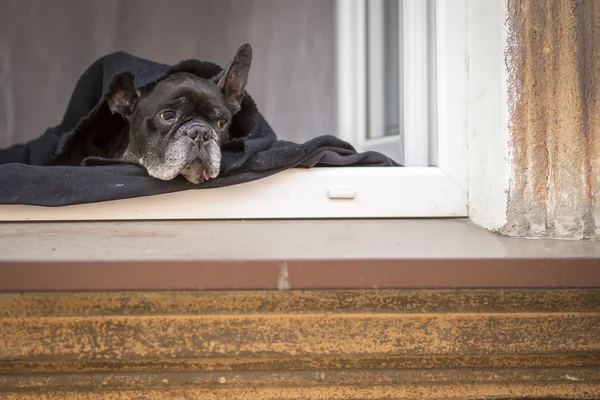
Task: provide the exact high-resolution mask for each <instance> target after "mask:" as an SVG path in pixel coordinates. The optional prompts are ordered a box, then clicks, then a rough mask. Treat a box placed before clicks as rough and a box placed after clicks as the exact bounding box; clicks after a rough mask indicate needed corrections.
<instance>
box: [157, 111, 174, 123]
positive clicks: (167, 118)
mask: <svg viewBox="0 0 600 400" xmlns="http://www.w3.org/2000/svg"><path fill="white" fill-rule="evenodd" d="M173 118H175V113H174V112H173V111H163V112H161V113H160V119H162V120H163V121H170V120H172V119H173Z"/></svg>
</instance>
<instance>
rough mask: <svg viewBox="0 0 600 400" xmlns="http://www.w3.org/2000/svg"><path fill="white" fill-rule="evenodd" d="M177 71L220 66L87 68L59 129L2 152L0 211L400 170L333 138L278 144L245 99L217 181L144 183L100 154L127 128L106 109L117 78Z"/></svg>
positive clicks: (99, 64)
mask: <svg viewBox="0 0 600 400" xmlns="http://www.w3.org/2000/svg"><path fill="white" fill-rule="evenodd" d="M179 71H187V72H190V73H193V74H196V75H198V76H200V77H202V78H210V77H212V76H214V75H215V74H217V73H218V72H220V71H221V67H219V66H218V65H215V64H213V63H210V62H204V61H198V60H185V61H182V62H181V63H179V64H177V65H174V66H168V65H164V64H159V63H156V62H153V61H149V60H145V59H141V58H138V57H135V56H132V55H130V54H127V53H124V52H118V53H113V54H110V55H107V56H105V57H103V58H101V59H99V60H98V61H96V62H95V63H93V64H92V65H91V66H90V67H89V68H88V69H87V70H86V71H85V72H84V73H83V75H82V76H81V77H80V78H79V80H78V81H77V84H76V86H75V90H74V91H73V94H72V96H71V99H70V101H69V104H68V106H67V110H66V112H65V115H64V117H63V120H62V122H61V123H60V124H59V125H57V126H55V127H52V128H49V129H47V130H46V131H45V132H44V133H43V134H42V135H41V136H40V137H39V138H37V139H35V140H32V141H30V142H28V143H24V144H18V145H14V146H11V147H9V148H6V149H3V150H0V204H29V205H40V206H62V205H71V204H81V203H92V202H99V201H106V200H117V199H124V198H131V197H139V196H149V195H155V194H161V193H168V192H176V191H181V190H188V189H203V188H215V187H222V186H229V185H234V184H237V183H243V182H249V181H253V180H257V179H260V178H264V177H267V176H269V175H273V174H275V173H277V172H280V171H283V170H286V169H289V168H311V167H324V166H329V167H334V166H337V167H341V166H345V167H351V166H373V167H381V166H398V164H397V163H396V162H394V161H393V160H391V159H389V158H388V157H386V156H384V155H382V154H380V153H376V152H364V153H357V152H356V151H355V149H354V148H353V147H352V146H351V145H349V144H348V143H346V142H344V141H341V140H339V139H337V138H335V137H333V136H320V137H317V138H315V139H313V140H310V141H308V142H306V143H302V144H299V143H292V142H288V141H283V140H277V137H276V135H275V133H274V132H273V130H272V129H271V127H270V126H269V124H268V123H267V121H265V119H264V118H263V116H262V115H261V114H260V112H259V111H258V109H257V107H256V104H255V103H254V101H253V100H252V98H251V97H250V95H248V94H246V96H245V97H244V100H243V102H242V109H241V111H240V112H239V113H238V114H236V116H235V117H234V119H233V121H232V126H231V128H230V131H231V137H232V140H231V142H229V143H227V144H226V145H225V146H224V148H223V158H222V168H221V174H220V176H219V177H218V178H216V179H212V180H209V181H207V182H204V183H202V184H200V185H193V184H191V183H189V182H187V181H186V180H185V179H184V178H182V177H178V178H176V179H174V180H172V181H161V180H158V179H155V178H152V177H150V176H148V174H147V173H146V170H145V169H144V168H143V167H140V166H137V165H132V164H124V163H121V162H118V161H116V160H110V159H107V158H106V154H105V151H104V149H105V148H106V146H107V143H108V141H109V138H110V137H111V136H112V135H116V134H118V133H119V132H120V130H121V128H122V126H123V124H124V123H125V121H124V120H123V119H122V118H121V117H120V116H118V115H113V114H111V112H110V110H109V109H108V106H107V104H106V99H107V98H108V95H109V93H110V91H111V89H112V86H113V84H114V83H115V82H116V80H117V78H118V77H119V76H121V75H123V74H125V73H130V74H132V75H133V77H134V79H135V80H134V82H135V87H136V89H139V88H142V87H145V86H148V85H151V84H154V83H156V82H157V81H159V80H161V79H162V78H164V77H165V76H167V75H169V74H171V73H174V72H179ZM282 101H284V100H283V99H282Z"/></svg>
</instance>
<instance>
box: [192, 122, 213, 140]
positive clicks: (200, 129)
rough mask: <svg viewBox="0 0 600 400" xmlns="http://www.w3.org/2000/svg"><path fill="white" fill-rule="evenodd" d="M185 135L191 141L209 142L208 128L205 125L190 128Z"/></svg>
mask: <svg viewBox="0 0 600 400" xmlns="http://www.w3.org/2000/svg"><path fill="white" fill-rule="evenodd" d="M186 133H187V135H188V136H189V137H190V138H191V139H193V140H204V141H206V140H209V139H210V136H211V134H210V133H211V132H210V127H209V126H208V125H205V124H198V125H193V126H190V127H189V128H188V129H187V132H186Z"/></svg>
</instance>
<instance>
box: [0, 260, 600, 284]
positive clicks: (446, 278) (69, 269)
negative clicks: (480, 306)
mask: <svg viewBox="0 0 600 400" xmlns="http://www.w3.org/2000/svg"><path fill="white" fill-rule="evenodd" d="M599 266H600V258H597V257H594V258H589V257H588V258H584V257H581V258H532V259H517V258H495V259H488V258H483V259H479V258H478V259H447V258H439V259H438V258H433V259H402V258H398V259H352V260H339V259H331V260H323V259H321V260H265V261H243V260H240V261H139V262H136V261H94V262H92V261H90V262H84V261H83V262H77V261H70V262H67V261H65V262H61V261H49V262H43V261H41V262H10V261H0V292H7V291H10V292H20V291H27V292H30V291H64V290H68V291H89V290H94V291H99V290H198V289H202V290H211V289H214V290H244V289H251V290H260V289H303V290H306V289H453V288H469V289H475V288H598V287H600V268H599Z"/></svg>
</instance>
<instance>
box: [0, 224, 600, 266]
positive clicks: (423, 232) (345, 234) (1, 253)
mask: <svg viewBox="0 0 600 400" xmlns="http://www.w3.org/2000/svg"><path fill="white" fill-rule="evenodd" d="M550 257H558V258H578V257H580V258H600V241H571V240H552V239H515V238H507V237H504V236H501V235H497V234H493V233H490V232H487V231H485V230H483V229H481V228H478V227H476V226H474V225H472V224H470V223H469V222H467V221H466V220H463V219H441V220H438V219H432V220H327V221H323V220H310V221H175V222H171V221H147V222H146V221H138V222H95V223H92V222H80V223H0V260H1V261H51V260H54V261H78V260H82V261H94V260H98V261H106V260H138V261H140V260H170V261H176V260H281V259H286V260H302V259H339V260H344V259H360V258H366V259H372V260H376V259H390V258H405V259H408V258H424V259H441V258H460V259H469V258H550ZM599 263H600V261H599Z"/></svg>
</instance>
